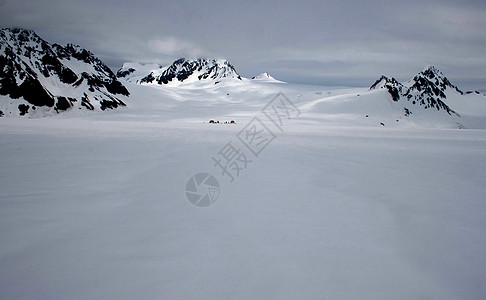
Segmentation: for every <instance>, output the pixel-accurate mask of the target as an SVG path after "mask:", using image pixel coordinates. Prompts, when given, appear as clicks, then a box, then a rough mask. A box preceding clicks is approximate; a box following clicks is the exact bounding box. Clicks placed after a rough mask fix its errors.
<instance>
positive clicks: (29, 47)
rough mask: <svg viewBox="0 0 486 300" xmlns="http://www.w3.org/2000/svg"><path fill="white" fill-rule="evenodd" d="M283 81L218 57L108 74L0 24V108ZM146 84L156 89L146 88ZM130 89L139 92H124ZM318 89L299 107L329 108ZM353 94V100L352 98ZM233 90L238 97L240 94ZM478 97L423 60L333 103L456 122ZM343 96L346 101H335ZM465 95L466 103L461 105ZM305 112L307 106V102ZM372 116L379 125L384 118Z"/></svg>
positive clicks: (10, 110)
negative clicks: (406, 72)
mask: <svg viewBox="0 0 486 300" xmlns="http://www.w3.org/2000/svg"><path fill="white" fill-rule="evenodd" d="M122 82H123V83H122ZM290 86H291V85H289V84H286V83H284V82H282V81H279V80H276V79H275V78H273V77H272V76H270V75H269V74H268V73H262V74H260V75H258V76H255V77H253V78H252V79H246V78H243V77H241V76H240V75H239V74H238V72H237V71H236V69H235V67H234V66H233V65H232V64H231V63H230V62H228V61H227V60H224V59H208V58H196V59H185V58H180V59H177V60H175V61H174V62H173V63H171V64H170V65H168V66H162V65H159V64H140V63H136V62H127V63H124V64H123V66H122V67H121V68H120V69H119V70H118V71H117V72H116V75H115V73H114V72H112V71H111V70H110V68H108V67H107V66H106V65H105V64H104V63H103V62H102V61H101V60H100V59H99V58H97V57H96V56H95V55H93V54H92V53H91V52H89V51H88V50H85V49H83V48H81V47H80V46H75V45H72V44H68V45H66V46H61V45H58V44H50V43H48V42H46V41H45V40H43V39H42V38H40V37H39V36H38V35H37V34H36V33H35V32H33V31H29V30H23V29H2V30H1V31H0V116H19V115H20V116H29V117H43V116H49V115H55V114H57V113H61V112H64V111H77V110H91V111H93V110H95V111H104V110H107V109H114V108H118V107H124V106H127V105H128V106H129V107H128V109H132V108H131V104H133V105H134V106H137V105H138V106H140V105H143V104H142V103H143V101H138V100H137V99H139V98H146V97H147V95H148V94H151V95H152V94H153V95H156V94H160V93H162V91H163V90H164V89H169V90H170V91H171V92H170V93H171V95H177V97H178V98H180V99H184V101H186V100H191V101H192V100H193V99H194V95H195V94H197V93H199V94H200V95H205V93H206V94H208V93H209V94H208V95H212V96H211V97H210V98H211V99H219V100H218V101H220V102H221V101H222V102H225V101H229V102H228V103H233V102H235V101H238V100H237V99H234V98H231V95H232V94H235V92H238V93H239V95H243V93H244V94H246V95H250V96H251V97H252V98H261V97H263V95H266V94H268V93H270V92H274V91H279V90H280V91H281V90H283V89H285V91H286V92H287V93H290V94H292V93H294V92H296V91H297V90H298V89H301V87H297V89H295V88H290ZM127 87H129V88H127ZM154 87H156V88H158V89H156V90H154V89H153V88H154ZM188 88H190V89H192V90H194V92H193V93H191V94H189V96H190V98H187V97H186V96H185V95H186V94H187V89H188ZM215 88H216V89H215ZM161 89H162V90H161ZM132 91H137V95H138V94H140V95H138V96H137V97H135V99H133V100H130V98H129V96H130V93H131V92H132ZM329 93H330V92H328V94H329ZM160 95H162V94H160ZM215 95H220V96H218V97H215ZM296 95H297V97H300V96H301V95H300V96H299V94H296ZM319 95H322V92H319V93H316V94H315V95H314V96H313V97H312V98H311V99H307V103H301V106H302V108H305V107H309V108H310V107H312V109H315V108H316V107H320V106H322V105H324V104H326V105H328V106H326V107H324V108H322V109H319V111H323V112H326V111H330V110H332V109H330V106H329V103H331V102H332V101H329V100H330V99H335V98H329V97H322V96H319ZM356 96H358V97H361V98H360V99H361V100H360V101H356ZM473 96H474V97H475V98H474V97H473ZM476 96H477V97H476ZM153 97H155V98H157V97H159V96H153ZM164 97H165V96H163V97H162V98H164ZM471 97H473V98H474V99H472V98H471ZM478 97H479V98H481V99H479V98H478ZM197 98H204V97H202V96H201V97H197ZM240 98H242V99H246V96H240ZM483 98H484V95H482V94H481V93H479V92H463V91H461V90H460V89H459V88H458V87H457V86H455V85H453V84H452V83H451V82H450V81H449V80H448V79H447V78H446V77H445V75H444V74H443V73H442V72H440V71H439V70H438V69H437V68H436V67H434V66H427V67H425V68H424V69H423V70H422V71H420V72H419V73H418V74H417V75H415V76H413V77H412V78H411V79H410V80H408V81H406V82H402V83H401V82H399V81H398V80H396V79H395V78H394V77H388V76H385V75H383V76H381V77H380V78H379V79H378V80H376V82H375V83H373V84H372V85H371V87H370V88H369V90H368V91H364V92H361V93H359V94H358V95H356V94H354V93H350V94H349V95H347V96H345V95H343V96H340V98H339V99H340V102H339V103H340V105H341V106H342V108H341V111H340V114H341V115H344V114H345V113H346V112H348V111H354V110H356V109H360V110H361V111H362V114H365V115H366V116H369V115H370V114H369V113H367V112H370V111H371V112H372V111H377V110H380V109H382V108H383V107H385V106H390V107H392V110H390V111H388V110H387V112H386V114H393V116H394V117H393V118H394V119H396V122H398V121H399V118H398V117H397V116H396V114H395V112H397V113H398V115H401V116H402V117H406V118H408V119H409V120H413V119H422V120H423V119H427V118H428V119H430V120H436V119H437V118H436V117H434V116H439V118H440V119H443V118H446V119H447V120H449V121H448V122H449V123H452V124H458V125H457V126H458V127H463V125H462V120H461V114H462V112H464V111H466V112H467V111H468V109H469V111H471V109H470V107H474V108H479V110H478V111H484V109H483V107H484V106H485V105H486V101H484V99H483ZM364 99H368V100H364ZM376 99H382V100H379V101H375V100H376ZM387 99H388V100H387ZM385 100H386V101H388V104H387V102H386V101H385ZM466 100H467V101H466ZM161 101H162V100H161ZM211 101H213V100H208V102H207V105H208V106H211V105H213V104H212V102H211ZM384 101H385V102H384ZM344 103H352V105H351V106H350V105H344V106H343V104H344ZM465 103H472V104H471V105H470V107H469V108H468V107H467V105H465ZM145 105H147V107H145V109H146V110H151V109H152V108H151V107H148V106H150V105H154V103H150V104H145ZM156 105H159V104H156ZM316 105H317V106H316ZM250 106H251V105H250ZM458 108H459V110H458ZM309 112H310V113H312V110H311V111H309ZM412 115H413V117H411V116H412ZM418 115H420V118H418V117H417V116H418ZM382 117H383V116H381V118H382ZM432 122H434V121H432ZM388 123H389V122H388ZM374 124H382V125H383V126H384V124H385V122H381V121H380V122H377V123H374Z"/></svg>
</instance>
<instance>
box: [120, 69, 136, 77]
mask: <svg viewBox="0 0 486 300" xmlns="http://www.w3.org/2000/svg"><path fill="white" fill-rule="evenodd" d="M133 72H135V69H133V68H129V69H128V70H121V69H120V70H118V72H116V77H118V78H124V77H127V76H128V75H130V74H132V73H133Z"/></svg>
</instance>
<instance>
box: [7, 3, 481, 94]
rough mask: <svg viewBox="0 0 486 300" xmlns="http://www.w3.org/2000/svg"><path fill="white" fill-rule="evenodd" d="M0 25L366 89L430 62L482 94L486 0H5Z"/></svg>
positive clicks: (121, 53)
mask: <svg viewBox="0 0 486 300" xmlns="http://www.w3.org/2000/svg"><path fill="white" fill-rule="evenodd" d="M0 26H1V27H22V28H26V29H33V30H35V31H36V32H37V33H38V34H39V35H40V36H41V37H42V38H44V39H45V40H47V41H49V42H53V43H54V42H55V43H59V44H63V45H64V44H67V43H75V44H79V45H81V46H82V47H83V48H86V49H88V50H90V51H91V52H93V53H94V54H95V55H97V56H98V57H100V58H101V59H102V60H103V61H105V62H106V63H107V64H108V65H109V66H110V67H111V68H112V69H115V70H116V69H117V68H119V67H120V66H121V64H122V63H123V62H124V61H137V62H143V63H149V62H156V63H160V64H163V65H165V64H169V63H171V62H172V61H173V60H175V59H177V58H179V57H215V58H226V59H228V60H229V61H230V62H231V63H232V64H233V65H234V66H235V67H236V69H237V71H238V72H239V73H240V74H241V75H242V76H245V77H251V76H254V75H257V74H259V73H261V72H265V71H266V72H269V73H270V74H271V75H273V76H274V77H276V78H278V79H281V80H285V81H290V82H302V83H310V84H325V85H339V84H340V85H359V86H369V85H371V84H372V83H373V81H374V80H375V79H377V78H378V77H379V76H380V75H381V74H385V75H389V76H395V77H396V78H397V79H399V80H407V79H409V78H410V77H411V76H413V75H414V74H416V73H417V72H419V71H420V70H421V69H422V68H423V67H424V66H426V65H428V64H433V65H435V66H437V67H438V68H439V69H440V70H441V71H442V72H443V73H445V75H446V76H447V77H448V78H449V79H450V80H451V81H452V83H455V84H457V85H459V87H460V88H463V89H481V88H486V1H484V0H477V1H472V0H462V1H453V0H433V1H427V0H421V1H415V0H413V1H404V0H400V1H395V0H386V1H374V0H369V1H347V0H332V1H322V0H321V1H286V0H283V1H263V0H258V1H253V0H250V1H216V0H206V1H180V0H179V1H160V0H145V1H143V0H141V1H134V0H118V1H115V0H83V1H81V0H78V1H76V0H0Z"/></svg>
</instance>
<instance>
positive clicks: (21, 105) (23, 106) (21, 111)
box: [19, 104, 30, 116]
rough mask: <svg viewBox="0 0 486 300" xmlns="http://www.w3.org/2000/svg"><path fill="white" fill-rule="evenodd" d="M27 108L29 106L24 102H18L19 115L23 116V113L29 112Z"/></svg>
mask: <svg viewBox="0 0 486 300" xmlns="http://www.w3.org/2000/svg"><path fill="white" fill-rule="evenodd" d="M29 108H30V106H28V105H25V104H20V105H19V111H20V115H21V116H23V115H25V114H26V113H28V112H29Z"/></svg>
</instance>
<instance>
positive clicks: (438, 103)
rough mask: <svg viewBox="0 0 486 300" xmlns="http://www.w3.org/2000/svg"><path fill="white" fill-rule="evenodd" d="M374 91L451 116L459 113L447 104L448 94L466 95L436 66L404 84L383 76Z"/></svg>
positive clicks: (428, 67)
mask: <svg viewBox="0 0 486 300" xmlns="http://www.w3.org/2000/svg"><path fill="white" fill-rule="evenodd" d="M374 89H386V90H388V92H389V94H390V96H391V98H392V99H393V101H395V102H399V101H400V102H403V101H407V102H409V104H411V105H418V106H421V107H423V108H424V109H436V110H438V111H441V110H442V111H445V112H446V113H447V114H449V115H452V114H455V115H457V113H456V112H455V111H454V110H452V109H451V108H450V107H449V106H448V105H447V104H446V102H445V100H446V99H447V94H448V93H454V94H458V95H463V94H464V93H463V92H462V91H461V90H459V88H457V86H455V85H453V84H452V83H451V82H450V81H449V80H448V79H447V78H446V77H445V76H444V74H443V73H442V72H440V71H439V70H438V69H437V68H436V67H434V66H427V67H426V68H424V69H423V70H422V71H421V72H419V73H418V74H417V75H415V76H414V77H413V78H412V79H410V80H409V81H408V82H406V83H403V84H402V83H400V82H398V81H397V80H396V79H395V78H393V77H392V78H389V77H386V76H384V75H383V76H381V78H380V79H378V80H377V81H376V82H375V83H374V84H373V85H372V86H371V87H370V90H374Z"/></svg>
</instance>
